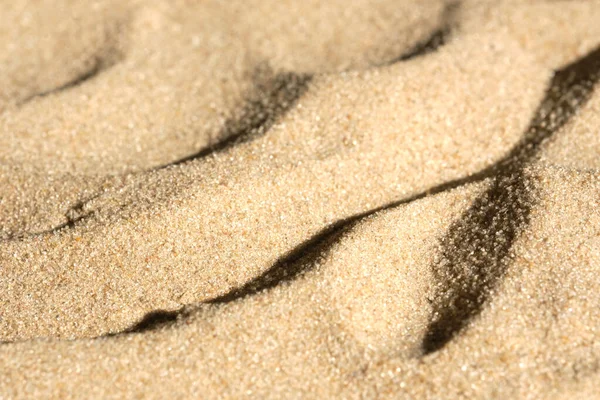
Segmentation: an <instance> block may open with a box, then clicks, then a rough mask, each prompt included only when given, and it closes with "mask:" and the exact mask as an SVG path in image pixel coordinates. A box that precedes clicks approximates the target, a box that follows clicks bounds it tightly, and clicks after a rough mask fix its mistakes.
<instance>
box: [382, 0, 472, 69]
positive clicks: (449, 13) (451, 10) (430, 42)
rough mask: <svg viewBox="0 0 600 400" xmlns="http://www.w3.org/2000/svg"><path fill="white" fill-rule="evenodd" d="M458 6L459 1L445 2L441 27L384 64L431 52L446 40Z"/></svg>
mask: <svg viewBox="0 0 600 400" xmlns="http://www.w3.org/2000/svg"><path fill="white" fill-rule="evenodd" d="M459 8H460V2H459V1H456V2H451V3H449V4H447V5H446V6H445V8H444V11H443V13H442V18H441V20H442V22H441V25H442V27H441V28H439V29H437V30H436V31H434V32H433V33H432V34H431V35H430V36H429V37H428V38H427V39H425V40H423V41H422V42H419V43H417V44H416V45H415V46H414V47H413V48H411V49H409V50H408V51H407V52H405V53H404V54H402V55H401V56H400V57H397V58H394V59H392V60H390V61H388V62H387V63H386V64H387V65H389V64H395V63H397V62H403V61H408V60H411V59H413V58H416V57H421V56H425V55H427V54H430V53H433V52H435V51H436V50H438V49H439V48H440V47H442V46H443V45H445V44H446V43H447V42H448V39H449V37H450V35H451V32H452V29H451V25H452V21H453V20H454V14H456V12H457V10H458V9H459Z"/></svg>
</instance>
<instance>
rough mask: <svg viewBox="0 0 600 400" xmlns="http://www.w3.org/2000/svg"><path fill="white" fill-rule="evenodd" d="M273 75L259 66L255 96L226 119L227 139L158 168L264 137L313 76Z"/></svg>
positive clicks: (225, 137) (223, 135)
mask: <svg viewBox="0 0 600 400" xmlns="http://www.w3.org/2000/svg"><path fill="white" fill-rule="evenodd" d="M270 74H271V72H270V71H268V70H266V69H265V68H259V69H258V71H257V73H256V74H255V78H254V80H255V83H254V87H255V89H254V91H253V93H252V95H251V96H250V98H249V99H247V100H246V102H245V105H244V107H243V109H242V111H241V112H240V113H239V114H238V116H236V117H235V118H231V119H229V120H227V122H225V126H224V127H223V129H222V130H221V132H220V133H219V135H218V136H219V138H223V139H222V140H220V141H219V142H218V143H216V144H214V145H212V146H209V147H207V148H205V149H202V150H200V151H198V152H197V153H194V154H191V155H189V156H187V157H184V158H182V159H179V160H177V161H173V162H171V163H168V164H166V165H163V166H160V167H157V168H156V169H163V168H166V167H169V166H173V165H179V164H183V163H186V162H188V161H192V160H196V159H199V158H203V157H206V156H209V155H211V154H214V153H217V152H221V151H224V150H227V149H229V148H231V147H234V146H236V145H238V144H240V143H244V142H248V141H251V140H254V139H256V138H258V137H260V136H263V135H264V134H265V133H266V132H267V131H268V130H269V129H270V128H271V127H272V126H273V124H274V123H275V122H277V121H278V120H279V119H281V118H282V117H283V116H284V115H285V114H286V113H287V112H288V111H289V110H290V109H291V108H292V107H293V106H294V105H295V104H296V102H297V101H298V99H299V98H300V97H301V96H302V95H303V94H304V93H305V92H306V90H307V89H308V84H309V83H310V81H311V79H312V76H311V75H307V74H303V75H301V74H295V73H291V72H287V73H279V74H277V75H275V76H274V77H271V78H267V79H265V75H270Z"/></svg>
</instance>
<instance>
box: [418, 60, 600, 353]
mask: <svg viewBox="0 0 600 400" xmlns="http://www.w3.org/2000/svg"><path fill="white" fill-rule="evenodd" d="M599 77H600V48H599V49H597V50H595V51H593V52H591V53H590V54H588V55H587V56H586V57H584V58H582V59H580V60H579V61H577V62H575V63H573V64H571V65H569V66H567V67H566V68H564V69H562V70H560V71H558V72H557V73H556V74H555V76H554V78H553V79H552V82H551V84H550V87H549V89H548V90H547V93H546V96H545V98H544V100H543V101H542V104H541V105H540V107H539V108H538V111H537V112H536V114H535V116H534V118H533V120H532V122H531V125H530V127H529V129H528V130H527V131H526V133H525V135H524V137H523V139H522V140H521V142H520V143H519V144H518V145H517V146H516V147H515V148H514V149H513V150H512V151H511V152H510V153H509V155H508V156H507V157H506V158H505V159H503V160H502V161H501V162H500V163H499V168H500V170H499V173H498V175H497V176H496V178H495V180H494V182H493V184H492V186H491V187H490V188H489V189H488V190H486V191H485V193H483V194H482V195H480V196H479V197H478V198H477V199H476V200H475V201H474V203H473V204H472V205H471V207H470V208H469V209H468V210H467V211H466V212H465V213H464V214H463V215H462V216H461V218H460V219H459V220H457V221H456V222H455V223H453V224H452V225H451V226H450V228H449V229H448V232H447V233H446V235H445V237H444V238H442V239H441V259H440V261H439V262H438V263H437V264H436V265H435V266H434V267H433V273H434V277H435V279H436V282H437V284H436V290H435V294H434V296H435V297H434V298H433V299H431V303H432V306H433V319H432V321H431V322H430V324H429V327H428V330H427V334H426V335H425V338H424V340H423V352H424V353H425V354H428V353H431V352H434V351H437V350H439V349H441V348H442V347H443V346H444V345H445V344H446V343H448V341H450V340H451V339H452V338H453V337H454V336H455V335H456V334H457V333H458V332H460V331H461V330H462V329H463V328H464V327H466V326H467V325H468V324H469V321H470V320H471V319H472V318H473V317H475V316H477V315H478V314H479V313H480V312H481V309H482V307H483V305H484V304H485V302H486V301H487V300H488V298H489V296H490V294H491V291H492V290H493V289H494V288H495V287H496V285H497V284H498V282H499V281H500V280H501V278H502V277H503V276H504V274H505V273H506V270H507V268H508V265H509V261H510V260H509V255H510V250H511V248H512V246H513V244H514V242H515V240H516V239H517V238H518V237H519V235H520V234H521V233H522V232H523V230H524V229H525V228H526V227H527V226H528V225H529V221H530V213H531V209H532V207H533V205H534V202H535V200H534V198H535V191H534V189H533V184H532V182H531V181H530V179H529V178H528V177H527V176H526V174H525V173H524V167H525V166H526V165H527V164H528V163H529V162H530V160H531V159H532V158H534V157H535V156H536V154H537V153H538V151H539V150H540V148H541V144H542V143H543V142H544V141H545V140H547V139H549V138H550V137H551V136H552V135H553V134H554V133H555V132H556V131H557V130H558V129H560V128H561V127H563V126H564V125H565V124H566V123H567V122H568V121H569V120H570V119H571V118H572V117H573V115H575V113H576V111H577V110H578V108H579V107H580V106H581V105H583V104H584V103H585V102H587V101H588V100H589V98H590V97H591V94H592V92H593V88H594V85H595V84H596V82H597V81H598V78H599Z"/></svg>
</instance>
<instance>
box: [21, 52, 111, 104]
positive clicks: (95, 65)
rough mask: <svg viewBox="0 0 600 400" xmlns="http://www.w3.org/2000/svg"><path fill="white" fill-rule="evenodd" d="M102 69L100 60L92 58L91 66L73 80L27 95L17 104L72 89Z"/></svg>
mask: <svg viewBox="0 0 600 400" xmlns="http://www.w3.org/2000/svg"><path fill="white" fill-rule="evenodd" d="M104 69H105V68H103V66H102V61H101V60H100V59H98V58H97V59H95V60H94V63H93V64H92V67H91V68H90V69H89V70H87V71H86V72H84V73H83V74H81V75H79V76H78V77H76V78H75V79H74V80H72V81H70V82H67V83H65V84H64V85H61V86H58V87H56V88H54V89H50V90H46V91H43V92H40V93H36V94H34V95H32V96H29V97H27V98H26V99H25V100H22V101H21V102H19V106H23V105H24V104H25V103H28V102H30V101H31V100H33V99H35V98H40V97H46V96H48V95H51V94H54V93H58V92H62V91H63V90H68V89H72V88H74V87H76V86H79V85H81V84H82V83H84V82H86V81H88V80H90V79H92V78H94V77H95V76H96V75H98V74H99V73H100V71H103V70H104Z"/></svg>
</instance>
